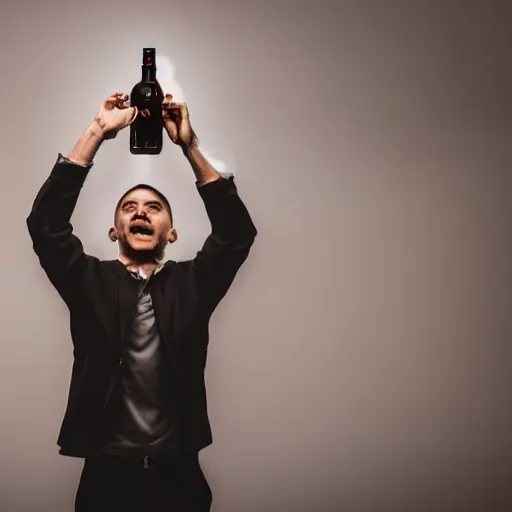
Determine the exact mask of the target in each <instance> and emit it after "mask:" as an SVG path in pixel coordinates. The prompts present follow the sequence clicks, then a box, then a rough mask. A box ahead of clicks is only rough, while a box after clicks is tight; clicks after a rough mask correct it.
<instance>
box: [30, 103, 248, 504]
mask: <svg viewBox="0 0 512 512" xmlns="http://www.w3.org/2000/svg"><path fill="white" fill-rule="evenodd" d="M127 100H128V97H127V95H125V94H123V93H115V94H113V95H112V96H110V97H109V98H108V99H107V100H106V101H105V102H104V103H103V105H102V106H101V107H100V109H99V111H98V113H97V115H96V116H95V118H94V120H93V121H92V122H91V124H90V125H89V126H88V127H87V129H86V130H85V132H84V133H83V134H82V136H81V137H80V139H79V140H78V142H77V143H76V145H75V147H74V148H73V149H72V150H71V152H70V153H69V154H67V156H63V155H62V154H59V158H58V160H57V162H56V163H55V165H54V167H53V169H52V171H51V174H50V176H49V177H48V179H47V180H46V181H45V183H44V184H43V186H42V188H41V189H40V191H39V193H38V194H37V197H36V199H35V201H34V204H33V207H32V211H31V213H30V215H29V217H28V219H27V225H28V229H29V232H30V236H31V238H32V241H33V247H34V251H35V252H36V254H37V256H38V257H39V261H40V263H41V266H42V268H43V269H44V270H45V272H46V274H47V276H48V278H49V279H50V281H51V282H52V283H53V285H54V287H55V288H56V290H57V291H58V293H59V294H60V296H61V297H62V298H63V300H64V301H65V303H66V305H67V306H68V309H69V311H70V320H71V336H72V341H73V356H74V362H73V370H72V375H71V382H70V389H69V396H68V403H67V408H66V412H65V415H64V419H63V422H62V426H61V429H60V433H59V437H58V445H59V446H60V450H59V453H60V454H62V455H67V456H74V457H81V458H84V459H85V462H84V467H83V470H82V474H81V477H80V482H79V485H78V490H77V494H76V499H75V510H76V511H77V512H92V511H94V512H102V511H107V510H108V511H109V512H117V511H119V512H121V511H123V512H128V511H133V512H135V511H137V512H142V511H144V512H158V511H164V510H166V511H182V512H185V511H186V512H203V511H208V510H210V506H211V501H212V495H211V491H210V488H209V486H208V483H207V482H206V479H205V477H204V475H203V472H202V470H201V467H200V465H199V461H198V453H199V451H200V450H201V449H203V448H204V447H206V446H208V445H209V444H211V442H212V435H211V430H210V424H209V420H208V413H207V404H206V391H205V382H204V368H205V364H206V357H207V349H208V322H209V319H210V317H211V315H212V313H213V311H214V309H215V308H216V306H217V305H218V303H219V302H220V300H221V299H222V298H223V296H224V295H225V293H226V292H227V290H228V288H229V286H230V285H231V283H232V281H233V279H234V277H235V274H236V273H237V271H238V269H239V268H240V266H241V265H242V263H243V262H244V261H245V259H246V258H247V256H248V253H249V250H250V247H251V245H252V243H253V241H254V238H255V236H256V229H255V227H254V225H253V223H252V221H251V218H250V216H249V214H248V212H247V209H246V208H245V206H244V204H243V203H242V201H241V199H240V197H239V196H238V193H237V189H236V186H235V183H234V181H233V176H225V175H221V174H220V173H218V172H217V171H216V170H215V169H214V168H213V167H212V166H211V165H210V164H209V163H208V161H207V160H206V159H205V158H204V156H203V155H202V154H201V151H200V149H199V148H198V145H197V139H196V137H195V134H194V131H193V130H192V127H191V125H190V120H189V115H188V109H187V106H186V104H178V103H174V102H173V101H172V96H171V95H167V96H166V98H165V100H164V103H163V105H162V109H163V117H164V126H165V130H166V132H167V133H168V135H169V138H170V139H171V140H172V142H173V143H174V144H176V145H178V146H179V147H180V148H181V149H182V151H183V154H184V156H185V157H186V159H187V160H188V161H189V162H190V164H191V167H192V169H193V171H194V173H195V176H196V180H197V181H196V185H197V189H198V192H199V194H200V196H201V198H202V199H203V201H204V204H205V208H206V212H207V215H208V217H209V219H210V222H211V226H212V231H211V234H210V235H209V236H208V238H207V239H206V242H205V243H204V245H203V247H202V249H201V250H200V251H199V252H198V253H197V255H196V257H195V258H194V259H193V260H190V261H185V262H174V261H166V262H165V263H164V262H163V261H162V260H163V257H164V251H165V247H166V245H167V244H168V243H173V242H174V241H175V240H176V238H177V232H176V229H175V227H174V226H173V219H172V212H171V207H170V205H169V202H168V201H167V199H166V198H165V197H164V196H163V195H162V194H161V193H160V192H159V191H157V190H156V189H154V188H152V187H150V186H148V185H137V186H135V187H134V188H132V189H130V190H129V191H128V192H127V193H126V194H124V195H123V197H122V198H121V200H120V201H119V204H118V205H117V208H116V211H115V219H114V226H113V227H112V228H111V229H110V231H109V238H110V239H111V240H112V241H114V242H117V244H118V251H119V252H118V257H117V259H115V260H108V261H102V260H99V259H98V258H95V257H93V256H90V255H88V254H85V253H84V250H83V247H82V244H81V242H80V240H79V239H78V238H77V237H76V236H75V235H74V234H73V228H72V225H71V223H70V219H71V216H72V214H73V211H74V208H75V206H76V203H77V200H78V196H79V193H80V190H81V188H82V186H83V185H84V182H85V179H86V177H87V174H88V173H89V171H90V169H91V167H92V165H93V159H94V157H95V155H96V152H97V151H98V149H99V147H100V146H101V144H103V142H104V141H105V140H108V139H113V138H115V136H116V134H117V133H118V132H119V131H120V130H122V129H124V128H126V127H127V126H129V125H130V124H131V123H132V122H133V121H134V120H135V119H136V117H137V116H138V115H144V114H143V113H140V112H138V111H137V109H136V108H135V107H129V106H127V104H126V103H127Z"/></svg>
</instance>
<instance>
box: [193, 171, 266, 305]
mask: <svg viewBox="0 0 512 512" xmlns="http://www.w3.org/2000/svg"><path fill="white" fill-rule="evenodd" d="M198 191H199V194H200V196H201V198H202V199H203V202H204V205H205V208H206V213H207V215H208V218H209V220H210V223H211V227H212V230H211V233H210V235H209V236H208V238H207V239H206V241H205V243H204V245H203V247H202V249H201V250H200V251H199V252H198V253H197V256H196V258H195V259H194V265H195V271H196V278H197V282H198V288H199V293H200V298H201V300H202V301H203V303H204V304H205V306H206V308H207V311H208V312H209V313H212V312H213V310H214V309H215V307H216V306H217V305H218V303H219V302H220V301H221V299H222V298H223V297H224V295H225V294H226V292H227V290H228V288H229V287H230V285H231V283H232V282H233V279H234V278H235V275H236V273H237V271H238V269H239V268H240V267H241V265H242V263H243V262H244V261H245V260H246V258H247V256H248V255H249V250H250V248H251V246H252V244H253V242H254V239H255V237H256V235H257V231H256V228H255V226H254V224H253V222H252V220H251V217H250V215H249V212H248V211H247V208H246V207H245V205H244V203H243V202H242V200H241V199H240V197H239V195H238V191H237V188H236V185H235V182H234V178H233V176H232V175H230V176H229V177H221V178H219V179H218V180H216V181H213V182H211V183H207V184H206V185H203V186H198Z"/></svg>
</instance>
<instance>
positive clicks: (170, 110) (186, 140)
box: [162, 94, 198, 151]
mask: <svg viewBox="0 0 512 512" xmlns="http://www.w3.org/2000/svg"><path fill="white" fill-rule="evenodd" d="M162 116H163V120H164V127H165V130H166V131H167V134H168V135H169V138H170V139H171V140H172V141H173V142H174V144H177V145H178V146H181V148H182V149H183V151H186V150H187V149H189V148H190V147H192V146H194V145H197V143H198V141H197V137H196V135H195V133H194V130H193V129H192V126H191V125H190V117H189V113H188V107H187V104H186V103H175V102H173V101H172V94H166V95H165V99H164V101H163V103H162Z"/></svg>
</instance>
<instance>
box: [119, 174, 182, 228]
mask: <svg viewBox="0 0 512 512" xmlns="http://www.w3.org/2000/svg"><path fill="white" fill-rule="evenodd" d="M139 189H145V190H151V192H153V193H154V194H156V195H157V196H158V197H159V199H160V200H161V201H162V203H163V204H164V206H165V209H166V210H167V211H168V213H169V217H170V218H171V225H172V223H173V218H172V209H171V204H170V203H169V201H168V200H167V198H166V197H165V196H164V195H163V194H162V192H160V191H159V190H157V189H156V188H155V187H152V186H151V185H147V184H146V183H139V184H138V185H135V186H133V187H131V188H130V189H128V190H127V191H126V192H125V193H124V194H123V195H122V196H121V199H119V201H118V202H117V205H116V211H115V214H114V218H116V217H117V212H118V211H119V208H120V207H121V203H122V202H123V200H124V199H125V198H126V196H127V195H128V194H131V193H132V192H133V191H134V190H139Z"/></svg>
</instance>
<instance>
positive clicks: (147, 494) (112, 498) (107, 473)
mask: <svg viewBox="0 0 512 512" xmlns="http://www.w3.org/2000/svg"><path fill="white" fill-rule="evenodd" d="M145 466H147V467H145ZM211 503H212V493H211V490H210V487H209V485H208V482H207V481H206V478H205V476H204V474H203V471H202V469H201V466H200V464H199V459H198V454H193V455H190V454H189V455H186V456H179V457H175V458H172V459H166V460H161V461H152V460H151V459H149V461H148V462H147V464H146V463H145V462H144V460H143V459H142V458H137V459H131V458H126V457H117V456H104V457H102V458H101V459H100V460H90V459H86V461H85V464H84V468H83V470H82V475H81V477H80V482H79V484H78V490H77V493H76V499H75V512H107V511H108V512H209V510H210V506H211Z"/></svg>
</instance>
